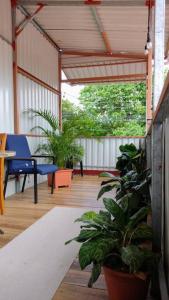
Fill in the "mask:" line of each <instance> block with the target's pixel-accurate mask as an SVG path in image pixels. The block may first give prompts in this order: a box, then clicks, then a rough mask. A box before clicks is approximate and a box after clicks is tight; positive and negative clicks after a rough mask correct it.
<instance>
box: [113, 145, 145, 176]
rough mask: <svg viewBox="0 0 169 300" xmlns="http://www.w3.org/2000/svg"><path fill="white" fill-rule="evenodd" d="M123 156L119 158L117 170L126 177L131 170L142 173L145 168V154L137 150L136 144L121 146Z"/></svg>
mask: <svg viewBox="0 0 169 300" xmlns="http://www.w3.org/2000/svg"><path fill="white" fill-rule="evenodd" d="M119 150H120V152H121V155H120V156H119V157H118V158H117V163H116V168H117V169H118V170H119V171H120V172H121V176H124V175H125V174H126V173H128V172H129V171H131V170H135V171H136V172H138V173H140V172H142V170H143V169H144V168H145V152H144V151H143V150H141V149H137V148H136V146H135V145H134V144H126V145H121V146H120V147H119Z"/></svg>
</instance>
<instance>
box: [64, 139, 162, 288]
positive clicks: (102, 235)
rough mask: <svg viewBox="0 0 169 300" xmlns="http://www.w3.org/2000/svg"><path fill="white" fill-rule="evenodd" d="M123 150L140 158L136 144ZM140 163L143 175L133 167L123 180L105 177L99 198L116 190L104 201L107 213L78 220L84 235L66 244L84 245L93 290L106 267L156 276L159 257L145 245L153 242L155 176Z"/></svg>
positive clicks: (82, 259)
mask: <svg viewBox="0 0 169 300" xmlns="http://www.w3.org/2000/svg"><path fill="white" fill-rule="evenodd" d="M120 150H121V151H122V153H128V155H129V156H130V157H132V159H133V157H136V156H138V154H137V149H136V147H135V146H134V145H132V144H130V145H124V146H121V147H120ZM137 163H138V166H137V167H138V170H139V171H140V170H142V171H141V172H139V173H137V171H136V170H135V165H134V164H132V167H134V169H132V170H131V171H130V172H128V173H127V174H125V176H123V177H116V176H113V175H112V174H110V173H108V172H105V173H102V174H101V176H103V177H104V178H107V180H106V181H103V182H102V184H101V190H100V192H99V194H98V199H99V198H100V197H102V196H103V195H104V194H105V193H107V192H109V193H110V192H111V191H112V190H114V189H115V190H116V196H115V199H113V198H110V197H109V198H103V204H104V210H101V211H99V212H98V213H96V212H94V211H89V212H86V213H84V214H83V215H82V216H81V217H80V218H78V219H77V220H76V222H81V223H82V225H81V230H80V233H79V235H78V236H76V237H75V238H73V239H72V240H70V241H68V242H67V243H66V244H68V243H70V242H72V241H76V242H79V243H81V244H82V245H81V247H80V251H79V262H80V266H81V269H85V268H86V267H87V266H88V265H90V264H92V272H91V277H90V279H89V283H88V286H89V287H91V286H92V285H93V283H94V282H95V281H96V280H97V279H98V277H99V275H100V273H101V267H102V266H108V267H109V268H112V269H116V270H118V271H122V272H129V273H134V274H135V275H136V276H137V273H139V274H140V273H142V272H148V273H151V272H152V273H153V271H154V269H155V268H156V266H157V263H158V256H157V255H155V254H154V253H153V252H152V251H151V250H148V249H146V248H145V246H144V244H145V242H147V241H151V240H152V228H151V227H150V226H149V225H148V224H147V215H148V214H149V213H150V211H151V209H150V193H149V184H150V181H151V176H150V172H149V170H143V169H142V162H141V161H140V160H139V161H138V162H137ZM139 164H141V165H140V166H139ZM139 277H140V275H139Z"/></svg>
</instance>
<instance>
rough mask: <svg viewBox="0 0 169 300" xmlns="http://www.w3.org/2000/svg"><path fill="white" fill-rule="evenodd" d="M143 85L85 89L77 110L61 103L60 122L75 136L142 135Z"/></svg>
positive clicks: (119, 85) (105, 86)
mask: <svg viewBox="0 0 169 300" xmlns="http://www.w3.org/2000/svg"><path fill="white" fill-rule="evenodd" d="M145 99H146V87H145V84H144V83H137V84H132V83H129V84H110V85H89V86H86V87H85V88H84V89H83V90H82V91H81V93H80V97H79V101H80V106H76V105H74V104H72V103H71V102H69V101H68V100H66V99H63V106H62V108H63V119H64V120H68V121H69V123H70V124H71V126H72V127H74V128H76V130H77V132H78V135H81V136H85V137H90V136H98V137H99V136H106V135H114V136H116V135H125V136H130V135H131V136H132V135H144V134H145V106H146V105H145V103H146V102H145V101H146V100H145Z"/></svg>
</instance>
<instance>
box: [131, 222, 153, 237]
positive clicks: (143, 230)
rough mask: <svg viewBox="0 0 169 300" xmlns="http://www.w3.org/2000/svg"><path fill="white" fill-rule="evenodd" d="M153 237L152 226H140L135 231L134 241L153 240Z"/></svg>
mask: <svg viewBox="0 0 169 300" xmlns="http://www.w3.org/2000/svg"><path fill="white" fill-rule="evenodd" d="M152 237H153V230H152V228H151V227H150V226H148V225H147V224H140V225H139V226H138V227H137V228H136V230H135V231H134V234H133V236H132V239H146V240H151V239H152Z"/></svg>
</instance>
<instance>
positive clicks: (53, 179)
mask: <svg viewBox="0 0 169 300" xmlns="http://www.w3.org/2000/svg"><path fill="white" fill-rule="evenodd" d="M54 185H55V173H52V186H51V194H53V191H54Z"/></svg>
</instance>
